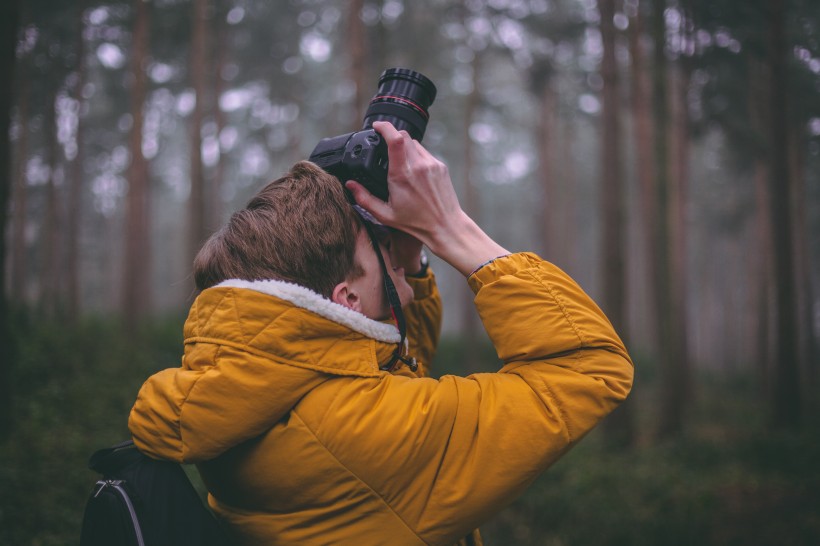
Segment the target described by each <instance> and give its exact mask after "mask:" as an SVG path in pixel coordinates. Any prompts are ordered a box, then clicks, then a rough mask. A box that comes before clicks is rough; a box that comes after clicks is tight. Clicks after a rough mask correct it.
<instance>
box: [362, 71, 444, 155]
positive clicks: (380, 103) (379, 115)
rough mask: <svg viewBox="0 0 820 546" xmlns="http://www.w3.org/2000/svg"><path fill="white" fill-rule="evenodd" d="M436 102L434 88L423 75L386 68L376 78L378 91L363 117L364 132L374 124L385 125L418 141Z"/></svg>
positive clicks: (422, 134) (422, 135)
mask: <svg viewBox="0 0 820 546" xmlns="http://www.w3.org/2000/svg"><path fill="white" fill-rule="evenodd" d="M435 99H436V86H435V85H433V82H431V81H430V80H429V79H428V78H427V77H425V76H424V75H422V74H420V73H418V72H415V71H413V70H409V69H407V68H388V69H387V70H385V71H384V72H382V75H381V77H380V78H379V90H378V92H377V93H376V96H374V97H373V98H372V99H371V101H370V106H368V107H367V112H366V113H365V116H364V127H363V128H364V129H370V128H371V127H372V126H373V122H374V121H389V122H390V123H392V124H393V126H394V127H395V128H396V129H398V130H399V131H402V130H404V131H407V132H408V133H409V134H410V136H411V137H413V138H414V139H416V140H419V141H421V139H422V138H423V137H424V131H425V130H426V129H427V120H428V119H430V114H428V113H427V109H428V108H429V107H430V105H431V104H433V101H434V100H435Z"/></svg>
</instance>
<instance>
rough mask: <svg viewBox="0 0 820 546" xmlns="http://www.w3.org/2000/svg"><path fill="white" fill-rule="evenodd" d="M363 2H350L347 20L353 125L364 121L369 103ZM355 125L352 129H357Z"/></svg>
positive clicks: (356, 0) (357, 0)
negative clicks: (362, 14) (352, 88)
mask: <svg viewBox="0 0 820 546" xmlns="http://www.w3.org/2000/svg"><path fill="white" fill-rule="evenodd" d="M363 6H364V0H352V1H351V2H350V14H349V18H348V25H347V29H348V36H347V43H348V47H349V50H350V77H351V78H352V79H353V83H354V85H355V86H356V95H355V99H354V101H355V104H354V105H353V111H354V112H355V123H356V124H361V122H362V119H364V112H365V109H366V108H367V103H368V102H369V99H370V96H369V90H370V86H371V82H369V81H368V78H367V29H365V26H364V22H363V21H362V18H361V13H362V7H363ZM359 126H360V125H356V126H355V127H354V129H358V128H359Z"/></svg>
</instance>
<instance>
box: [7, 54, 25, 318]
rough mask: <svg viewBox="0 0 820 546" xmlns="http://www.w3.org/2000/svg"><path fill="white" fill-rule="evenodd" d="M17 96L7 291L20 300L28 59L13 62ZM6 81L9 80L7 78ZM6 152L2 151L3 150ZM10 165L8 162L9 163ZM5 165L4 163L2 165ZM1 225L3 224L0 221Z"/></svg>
mask: <svg viewBox="0 0 820 546" xmlns="http://www.w3.org/2000/svg"><path fill="white" fill-rule="evenodd" d="M17 70H18V73H19V76H18V77H19V80H20V82H19V85H18V87H17V89H18V93H19V97H18V103H17V120H18V124H19V125H20V133H19V134H20V138H19V140H18V141H17V149H16V150H15V153H14V156H15V157H16V165H15V169H14V192H13V194H12V199H13V202H14V205H13V211H14V213H13V215H12V230H11V286H10V288H11V290H10V292H9V294H10V295H11V297H12V298H13V299H14V300H15V301H16V302H17V303H24V302H25V301H26V296H27V293H28V282H27V280H28V268H27V265H28V258H27V256H26V254H27V252H26V220H27V215H28V181H27V178H26V162H27V161H28V145H29V101H30V95H31V93H30V89H31V78H30V71H29V66H28V59H26V60H25V61H24V62H23V61H21V62H18V63H17ZM9 81H12V79H11V78H9ZM4 153H6V152H4ZM9 167H10V166H9ZM3 168H5V167H3ZM3 225H4V226H5V224H3Z"/></svg>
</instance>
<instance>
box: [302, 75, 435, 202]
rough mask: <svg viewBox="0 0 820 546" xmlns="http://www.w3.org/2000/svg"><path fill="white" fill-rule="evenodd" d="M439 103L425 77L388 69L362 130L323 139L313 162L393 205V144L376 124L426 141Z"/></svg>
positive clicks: (382, 77) (430, 83)
mask: <svg viewBox="0 0 820 546" xmlns="http://www.w3.org/2000/svg"><path fill="white" fill-rule="evenodd" d="M435 99H436V86H435V85H433V82H432V81H430V80H429V79H428V78H427V77H425V76H424V75H422V74H420V73H418V72H415V71H413V70H409V69H407V68H388V69H387V70H385V71H384V72H382V75H381V77H379V85H378V91H377V92H376V95H375V96H374V97H373V98H372V99H371V100H370V105H369V106H368V107H367V112H365V116H364V123H363V126H362V130H361V131H357V132H353V133H347V134H344V135H339V136H335V137H330V138H323V139H322V140H321V141H320V142H319V144H317V145H316V147H315V148H314V149H313V152H312V153H311V154H310V158H309V160H310V161H312V162H314V163H316V164H317V165H318V166H319V167H321V168H322V169H324V170H325V171H327V172H328V173H330V174H332V175H333V176H335V177H336V178H338V179H339V180H340V181H341V182H342V183H344V182H346V181H347V180H355V181H357V182H359V183H360V184H362V185H363V186H364V187H365V188H367V189H368V190H369V191H370V193H372V194H373V195H375V196H376V197H378V198H379V199H381V200H383V201H387V197H388V192H387V166H388V163H387V144H386V143H385V142H384V139H383V138H382V137H381V135H380V134H379V133H377V132H376V131H375V130H374V129H373V122H374V121H389V122H390V123H392V124H393V126H394V127H395V128H396V129H397V130H399V131H401V130H404V131H407V132H408V133H409V134H410V136H411V137H412V138H413V139H415V140H418V141H421V139H422V138H423V137H424V131H425V130H426V129H427V121H428V120H429V118H430V115H429V114H428V112H427V109H428V108H429V107H430V105H431V104H433V101H434V100H435Z"/></svg>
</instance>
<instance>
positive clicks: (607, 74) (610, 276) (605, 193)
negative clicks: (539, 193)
mask: <svg viewBox="0 0 820 546" xmlns="http://www.w3.org/2000/svg"><path fill="white" fill-rule="evenodd" d="M598 11H599V12H600V14H601V39H602V42H603V48H604V51H603V60H602V62H601V76H602V79H603V92H602V93H603V112H602V119H603V141H602V143H601V152H602V157H601V217H602V219H603V221H602V228H603V233H602V237H601V242H602V245H603V246H602V248H601V255H602V258H603V260H602V262H601V266H602V267H601V280H602V303H603V305H602V307H603V309H604V312H606V314H607V316H608V317H609V320H610V321H611V322H612V324H613V326H614V327H615V330H616V331H617V332H618V334H619V335H620V336H621V338H622V339H624V341H625V342H626V341H627V340H628V338H629V335H628V332H627V318H626V276H625V267H624V260H625V256H626V246H625V244H624V233H625V231H626V230H625V228H624V225H625V224H624V216H625V215H624V183H623V169H622V165H621V145H620V143H621V119H620V82H619V78H618V63H617V60H616V58H615V24H614V23H613V18H614V17H615V6H614V4H613V2H611V1H609V0H599V1H598ZM633 413H634V410H633V406H632V404H630V403H626V404H622V405H621V406H620V407H619V408H618V409H617V410H616V411H615V412H613V413H612V415H611V416H610V417H609V418H608V419H607V421H606V426H605V428H604V430H605V432H606V436H607V438H608V439H609V441H610V443H612V444H614V445H618V446H628V445H630V444H632V442H633V440H634V435H635V433H634V427H633Z"/></svg>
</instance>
